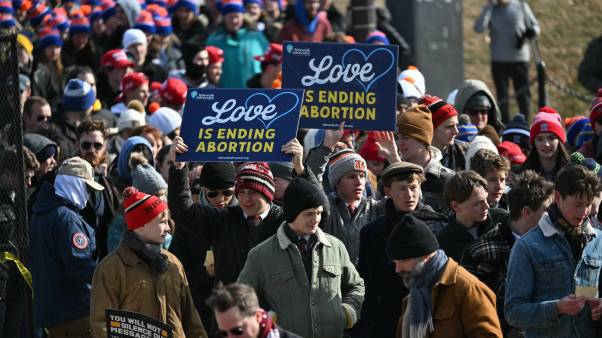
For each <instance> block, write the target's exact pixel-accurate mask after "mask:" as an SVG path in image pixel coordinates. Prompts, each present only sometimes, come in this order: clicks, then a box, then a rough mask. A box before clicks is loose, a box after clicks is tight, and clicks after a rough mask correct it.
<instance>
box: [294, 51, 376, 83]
mask: <svg viewBox="0 0 602 338" xmlns="http://www.w3.org/2000/svg"><path fill="white" fill-rule="evenodd" d="M309 68H310V69H311V70H312V71H313V72H314V73H313V74H310V75H305V76H304V77H302V78H301V84H302V85H304V86H306V87H309V86H311V85H313V84H325V83H329V82H330V83H337V82H338V81H339V80H341V79H342V80H343V82H351V81H353V80H355V79H356V78H359V80H360V81H362V82H370V81H371V80H372V79H373V78H374V73H373V72H372V64H371V63H369V62H366V63H365V64H363V65H360V64H359V63H350V64H347V65H345V66H343V65H334V66H333V59H332V56H330V55H327V56H325V57H323V58H322V59H321V60H320V62H319V64H317V65H316V59H315V58H314V59H311V60H309Z"/></svg>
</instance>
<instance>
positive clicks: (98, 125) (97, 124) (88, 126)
mask: <svg viewBox="0 0 602 338" xmlns="http://www.w3.org/2000/svg"><path fill="white" fill-rule="evenodd" d="M95 131H99V132H100V133H101V134H102V138H104V139H105V140H106V139H107V128H106V127H105V124H104V122H103V121H102V120H94V119H90V118H88V119H85V120H83V121H82V123H80V124H79V126H77V129H76V130H75V135H76V136H77V139H80V138H81V136H82V135H83V134H86V133H92V132H95Z"/></svg>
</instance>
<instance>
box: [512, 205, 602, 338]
mask: <svg viewBox="0 0 602 338" xmlns="http://www.w3.org/2000/svg"><path fill="white" fill-rule="evenodd" d="M552 222H553V221H552V219H551V216H550V215H549V214H548V213H544V214H543V216H542V217H541V219H540V220H539V223H538V224H537V226H536V227H535V228H533V229H531V231H529V232H527V233H526V234H525V235H524V236H523V237H521V238H520V239H519V240H518V241H516V243H515V244H514V247H512V251H511V252H510V261H509V263H508V277H507V278H506V300H505V303H504V313H505V315H506V320H507V321H508V323H509V324H510V325H512V326H515V327H521V328H523V329H525V330H526V337H529V338H532V337H554V338H569V337H584V338H585V337H600V335H597V334H596V333H595V331H594V330H595V327H594V326H595V325H596V322H593V321H592V315H591V310H590V307H589V305H587V304H586V305H585V306H584V307H583V308H582V310H581V311H580V312H579V313H578V314H576V315H574V316H568V315H562V316H561V315H559V314H558V310H557V308H556V302H557V300H558V299H561V298H563V297H566V296H568V295H569V294H574V293H575V289H576V286H584V287H593V288H596V289H598V288H599V282H600V281H599V277H600V267H601V266H602V264H601V262H602V233H601V232H600V231H599V230H597V229H594V228H593V227H591V226H590V225H589V224H587V225H586V227H585V231H586V233H588V234H590V236H592V239H591V240H590V241H589V242H588V243H587V244H586V245H585V248H584V249H583V253H582V255H581V257H579V258H577V259H576V258H575V257H574V256H573V250H572V249H571V245H570V244H569V242H568V240H567V239H566V237H565V235H564V233H562V232H561V231H560V230H558V229H557V228H556V226H555V225H554V224H553V223H552Z"/></svg>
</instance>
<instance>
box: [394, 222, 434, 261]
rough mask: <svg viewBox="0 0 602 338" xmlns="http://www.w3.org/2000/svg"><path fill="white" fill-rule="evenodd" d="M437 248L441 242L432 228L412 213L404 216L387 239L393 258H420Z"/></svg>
mask: <svg viewBox="0 0 602 338" xmlns="http://www.w3.org/2000/svg"><path fill="white" fill-rule="evenodd" d="M437 249H439V242H437V238H436V237H435V235H434V234H433V232H432V231H431V228H430V227H429V226H428V225H427V224H426V223H424V222H423V221H421V220H419V219H418V218H416V217H414V216H412V215H411V214H407V215H405V216H403V218H402V219H401V220H400V221H399V223H397V226H395V229H393V232H391V235H390V236H389V240H388V241H387V254H388V255H389V259H391V260H402V259H408V258H418V257H422V256H426V255H428V254H430V253H432V252H434V251H436V250H437Z"/></svg>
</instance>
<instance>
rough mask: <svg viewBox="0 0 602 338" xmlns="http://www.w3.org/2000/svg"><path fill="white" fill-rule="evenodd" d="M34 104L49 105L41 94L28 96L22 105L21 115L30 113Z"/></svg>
mask: <svg viewBox="0 0 602 338" xmlns="http://www.w3.org/2000/svg"><path fill="white" fill-rule="evenodd" d="M36 104H38V105H40V106H45V105H49V103H48V101H47V100H46V99H45V98H43V97H41V96H35V95H34V96H30V97H29V98H27V100H26V101H25V104H24V105H23V115H27V116H29V115H30V114H31V111H32V110H33V107H34V106H35V105H36Z"/></svg>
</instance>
